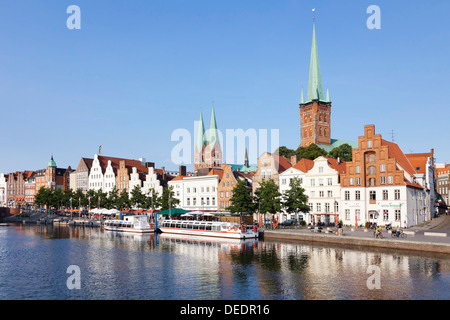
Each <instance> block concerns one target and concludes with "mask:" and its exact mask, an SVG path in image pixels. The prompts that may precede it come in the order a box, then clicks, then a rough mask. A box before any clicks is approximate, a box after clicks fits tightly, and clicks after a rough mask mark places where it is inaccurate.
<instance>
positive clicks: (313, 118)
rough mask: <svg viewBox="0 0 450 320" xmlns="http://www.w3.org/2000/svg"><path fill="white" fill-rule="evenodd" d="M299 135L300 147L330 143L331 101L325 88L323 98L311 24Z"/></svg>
mask: <svg viewBox="0 0 450 320" xmlns="http://www.w3.org/2000/svg"><path fill="white" fill-rule="evenodd" d="M300 128H301V131H300V136H301V142H300V146H301V147H307V146H309V145H310V144H312V143H314V144H318V145H319V144H321V145H330V144H331V101H330V93H329V91H328V88H327V95H326V97H325V98H324V95H323V90H322V79H321V76H320V65H319V53H318V50H317V41H316V27H315V24H313V37H312V46H311V61H310V66H309V83H308V95H307V98H306V102H305V99H304V96H303V88H302V92H301V101H300Z"/></svg>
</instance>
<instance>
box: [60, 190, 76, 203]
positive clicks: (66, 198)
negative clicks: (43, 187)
mask: <svg viewBox="0 0 450 320" xmlns="http://www.w3.org/2000/svg"><path fill="white" fill-rule="evenodd" d="M73 195H74V193H73V190H72V189H70V188H69V189H67V190H64V194H63V199H62V205H63V206H64V207H65V208H70V206H71V201H72V200H73V199H72V198H73Z"/></svg>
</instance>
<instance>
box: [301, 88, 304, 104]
mask: <svg viewBox="0 0 450 320" xmlns="http://www.w3.org/2000/svg"><path fill="white" fill-rule="evenodd" d="M300 104H305V97H304V96H303V86H302V94H301V96H300Z"/></svg>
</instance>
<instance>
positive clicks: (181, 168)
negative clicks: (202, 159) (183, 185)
mask: <svg viewBox="0 0 450 320" xmlns="http://www.w3.org/2000/svg"><path fill="white" fill-rule="evenodd" d="M179 175H180V176H185V175H186V166H180V169H179Z"/></svg>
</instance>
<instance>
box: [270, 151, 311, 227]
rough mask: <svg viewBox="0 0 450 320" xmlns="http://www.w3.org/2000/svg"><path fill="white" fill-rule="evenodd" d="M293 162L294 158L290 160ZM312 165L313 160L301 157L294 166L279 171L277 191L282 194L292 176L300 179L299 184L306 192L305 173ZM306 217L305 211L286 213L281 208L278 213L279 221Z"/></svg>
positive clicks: (297, 219)
mask: <svg viewBox="0 0 450 320" xmlns="http://www.w3.org/2000/svg"><path fill="white" fill-rule="evenodd" d="M291 162H292V163H293V164H294V162H295V160H294V159H293V160H291ZM313 166H314V161H312V160H308V159H302V160H300V161H299V162H295V164H294V166H293V167H291V168H289V169H287V170H285V171H283V172H282V173H280V176H279V184H278V186H279V191H280V193H281V194H284V193H285V192H286V191H288V190H289V189H290V183H291V181H292V180H293V179H294V178H297V179H299V180H300V183H301V186H302V188H303V189H305V194H307V192H306V183H305V181H306V179H305V178H306V173H307V172H308V170H310V169H311V168H312V167H313ZM307 195H308V194H307ZM306 219H307V213H304V212H296V213H287V212H286V211H285V210H283V211H282V212H281V213H280V215H279V221H280V222H283V221H285V220H296V221H301V220H305V221H306Z"/></svg>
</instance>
